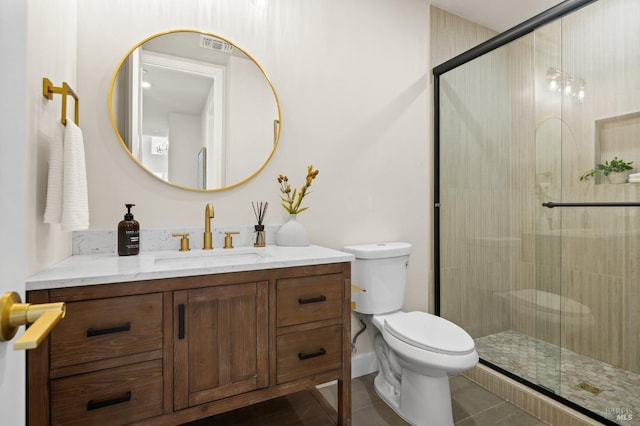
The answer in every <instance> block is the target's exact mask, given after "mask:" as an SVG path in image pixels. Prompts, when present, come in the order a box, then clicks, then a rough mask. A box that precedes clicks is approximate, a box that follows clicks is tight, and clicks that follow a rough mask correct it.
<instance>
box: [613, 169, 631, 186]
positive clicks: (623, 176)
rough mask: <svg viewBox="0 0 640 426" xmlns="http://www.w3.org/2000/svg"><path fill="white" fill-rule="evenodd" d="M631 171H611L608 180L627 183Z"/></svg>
mask: <svg viewBox="0 0 640 426" xmlns="http://www.w3.org/2000/svg"><path fill="white" fill-rule="evenodd" d="M629 173H630V172H629V171H626V172H609V175H607V180H608V181H609V183H627V178H628V177H629Z"/></svg>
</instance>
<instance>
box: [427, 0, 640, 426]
mask: <svg viewBox="0 0 640 426" xmlns="http://www.w3.org/2000/svg"><path fill="white" fill-rule="evenodd" d="M639 21H640V1H638V0H599V1H567V2H564V3H562V4H560V5H559V6H557V7H555V8H554V9H551V10H550V11H548V12H545V13H543V14H542V15H540V16H538V17H536V18H534V19H532V20H530V21H527V22H525V23H523V24H522V25H520V26H518V27H516V28H514V29H513V30H510V31H508V32H507V33H503V34H501V35H499V36H497V37H496V38H494V39H492V40H489V41H488V42H486V43H484V44H482V45H480V46H478V47H477V48H474V49H472V50H471V51H469V52H466V53H464V54H462V55H460V56H459V57H457V58H454V59H452V60H451V61H449V62H446V63H444V64H442V65H440V66H438V67H436V68H435V69H434V76H435V90H436V91H435V94H434V98H435V123H436V125H435V128H436V132H435V182H436V186H435V189H434V196H435V200H434V201H435V235H436V249H435V253H436V256H435V271H436V277H435V278H436V279H435V281H436V313H437V314H439V315H441V316H442V317H444V318H447V319H449V320H451V321H453V322H454V323H456V324H458V325H460V326H461V327H463V328H464V329H465V330H467V332H469V333H470V334H471V335H472V337H473V338H474V339H475V342H476V347H477V350H478V353H479V355H480V357H481V362H482V363H484V364H486V365H489V366H490V367H492V368H495V369H497V370H499V371H501V372H503V373H505V374H507V375H509V376H511V377H512V378H516V379H517V380H519V381H521V382H524V383H526V384H529V385H530V386H531V387H533V388H535V389H536V390H537V391H540V392H543V393H545V394H547V395H549V396H552V397H554V398H555V399H559V400H561V401H562V402H564V403H566V404H567V405H570V406H572V407H573V408H577V409H579V410H580V411H582V412H585V413H587V414H589V415H591V416H592V417H594V418H596V419H598V420H600V421H602V422H604V423H610V424H633V422H634V421H635V422H639V421H640V420H639V419H640V314H639V312H638V311H639V308H640V174H638V175H637V176H636V173H640V25H638V22H639ZM620 160H622V161H624V162H625V163H631V164H630V166H629V167H627V168H632V169H631V170H624V172H626V173H623V175H622V178H621V179H622V180H620V181H616V180H615V178H614V176H618V174H617V173H614V172H613V171H612V172H611V173H609V169H608V168H607V167H605V166H611V165H612V162H613V165H617V164H618V163H619V162H620ZM598 165H602V166H598ZM622 168H624V167H622ZM592 170H595V172H594V174H593V176H590V175H589V174H590V173H589V172H590V171H592ZM603 172H604V173H603ZM585 175H586V176H585ZM617 182H622V183H617Z"/></svg>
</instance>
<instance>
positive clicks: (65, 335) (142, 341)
mask: <svg viewBox="0 0 640 426" xmlns="http://www.w3.org/2000/svg"><path fill="white" fill-rule="evenodd" d="M66 307H67V314H66V316H65V318H64V319H63V320H62V321H60V322H59V323H58V325H57V326H56V327H55V328H54V329H53V331H52V332H51V335H50V336H51V341H50V342H51V368H59V367H64V366H69V365H75V364H80V363H85V362H91V361H99V360H102V359H107V358H113V357H118V356H123V355H131V354H136V353H142V352H147V351H151V350H157V349H161V348H162V294H161V293H152V294H145V295H136V296H125V297H112V298H108V299H99V300H88V301H81V302H69V303H67V304H66Z"/></svg>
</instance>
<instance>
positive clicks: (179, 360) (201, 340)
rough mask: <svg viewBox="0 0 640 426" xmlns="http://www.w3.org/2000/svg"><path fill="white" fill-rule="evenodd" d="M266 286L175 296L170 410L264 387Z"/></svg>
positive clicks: (218, 288) (186, 292) (185, 292)
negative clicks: (172, 381)
mask: <svg viewBox="0 0 640 426" xmlns="http://www.w3.org/2000/svg"><path fill="white" fill-rule="evenodd" d="M267 305H268V282H266V281H265V282H256V283H245V284H233V285H224V286H216V287H206V288H199V289H193V290H183V291H177V292H175V293H174V318H175V326H174V342H175V345H174V350H175V367H174V369H175V376H174V380H175V382H174V389H175V393H174V405H175V408H176V409H183V408H186V407H191V406H195V405H199V404H203V403H206V402H210V401H215V400H218V399H221V398H226V397H229V396H232V395H237V394H240V393H244V392H249V391H252V390H255V389H259V388H263V387H266V386H267V385H268V376H267V375H268V315H267V312H268V306H267Z"/></svg>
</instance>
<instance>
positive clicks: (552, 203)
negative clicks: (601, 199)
mask: <svg viewBox="0 0 640 426" xmlns="http://www.w3.org/2000/svg"><path fill="white" fill-rule="evenodd" d="M542 206H543V207H546V208H548V209H552V208H554V207H640V203H632V202H630V203H554V202H552V201H549V202H547V203H542Z"/></svg>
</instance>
